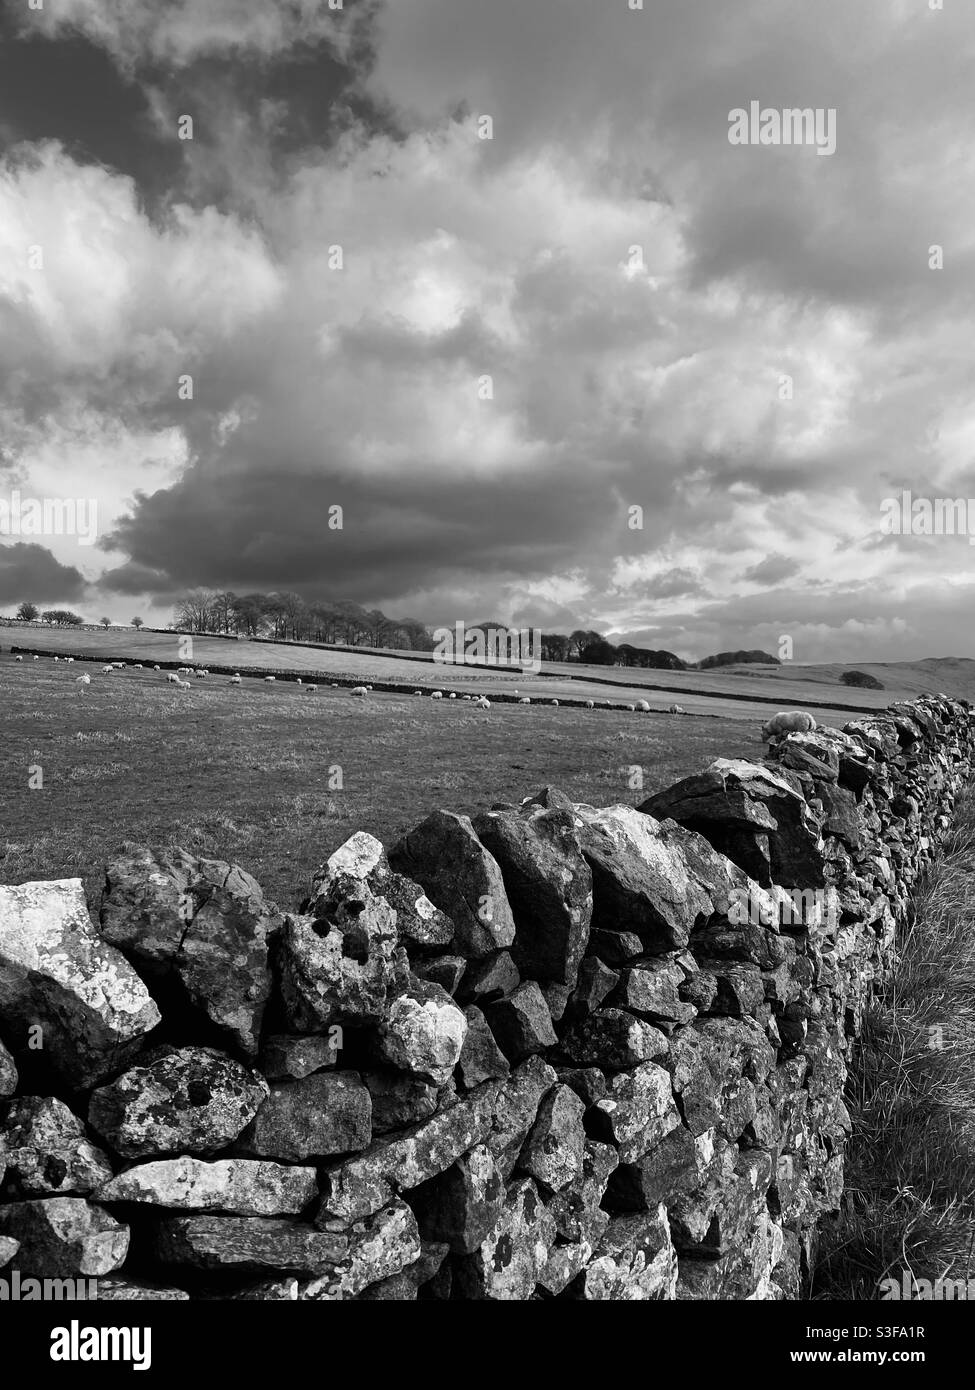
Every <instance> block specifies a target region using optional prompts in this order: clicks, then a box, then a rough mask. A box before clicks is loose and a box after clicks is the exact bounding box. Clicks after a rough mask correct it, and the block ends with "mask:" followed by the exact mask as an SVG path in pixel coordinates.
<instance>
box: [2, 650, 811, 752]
mask: <svg viewBox="0 0 975 1390" xmlns="http://www.w3.org/2000/svg"><path fill="white" fill-rule="evenodd" d="M32 659H33V660H34V661H40V657H39V656H34V657H33V658H32ZM23 660H24V658H23V656H15V657H14V661H21V662H22V661H23ZM54 660H55V662H62V661H63V662H64V663H65V665H67V666H72V665H73V664H74V657H73V656H65V657H61V656H56V657H55V658H54ZM143 669H144V667H143V664H142V662H141V661H139V662H135V663H133V664H132V665H131V666H130V665H129V663H128V662H125V661H113V662H110V663H108V664H106V665H105V666H103V667H102V675H105V676H109V675H111V674H112V673H113V672H115V671H125V670H132V671H141V670H143ZM152 669H153V670H154V671H160V670H161V667H159V666H153V668H152ZM209 675H210V672H209V671H208V670H207V669H206V667H198V666H197V667H194V666H180V667H179V668H178V669H177V670H176V671H167V672H166V680H167V682H168V683H169V684H170V685H173V686H175V687H176V688H177V689H179V690H189V689H190V688H191V685H190V681H188V680H184V677H185V676H194V677H195V678H196V679H197V680H207V679H208V677H209ZM276 679H277V678H276V677H275V676H265V677H264V682H265V684H266V685H271V684H273V683H274V682H275V681H276ZM75 683H76V684H77V685H80V686H81V687H82V689H84V687H85V686H88V685H91V676H89V675H87V674H86V675H82V676H76V677H75ZM227 684H228V685H234V686H239V685H242V684H243V677H242V676H241V675H240V673H239V672H236V671H235V672H234V674H233V675H232V676H231V677H230V678H229V680H228V682H227ZM295 684H296V685H300V686H301V687H302V690H303V691H304V692H305V693H307V694H309V695H316V694H317V693H318V686H317V685H314V684H307V685H306V684H305V683H304V682H303V681H302V680H301V679H300V678H298V679H296V681H295ZM331 689H332V690H338V689H339V685H338V682H337V681H333V682H332V683H331ZM371 690H372V686H371V685H354V686H353V687H352V689H351V690H350V691H349V694H350V695H353V696H355V697H357V698H359V699H363V698H365V696H367V695H368V694H369V693H370V691H371ZM511 693H512V695H513V696H514V697H515V698H516V700H517V702H518V704H519V705H530V704H531V703H532V701H531V697H530V696H528V695H522V694H520V692H519V691H517V690H513V691H512V692H511ZM413 694H414V695H420V696H422V695H423V691H422V690H414V692H413ZM430 699H431V700H457V699H460V700H466V701H469V702H470V704H471V705H472V706H473V707H474V708H475V709H480V710H489V709H490V708H491V701H490V700H489V699H488V698H487V696H486V695H460V696H458V695H457V692H456V691H454V690H451V691H443V690H434V691H431V694H430ZM539 703H543V702H541V701H540V702H539ZM544 703H545V704H547V705H548V706H549V707H552V706H554V707H555V708H556V709H557V708H558V706H559V701H558V700H548V701H545V702H544ZM605 704H606V706H608V707H609V708H615V709H622V710H632V711H637V710H639V711H641V712H643V713H649V711H650V709H651V706H650V704H649V702H648V701H647V700H636V701H634V702H633V703H632V704H622V705H613V703H612V702H611V701H610V700H606V701H605ZM595 707H596V702H595V700H586V701H585V708H586V709H587V710H588V709H595ZM668 713H669V714H685V713H686V711H685V710H684V709H683V707H682V706H681V705H670V706H669V708H668ZM815 728H816V720H815V719H814V718H813V716H812V715H811V714H807V713H806V712H805V711H802V710H790V711H784V710H782V711H780V712H779V713H778V714H776V715H774V716H773V717H772V718H771V719H769V720H768V721H767V722H766V723H765V724H763V725H762V738H763V740H765V741H766V742H767V741H768V740H769V739H770V738H773V737H774V736H775V735H776V734H784V733H795V732H799V733H811V732H812V730H813V729H815Z"/></svg>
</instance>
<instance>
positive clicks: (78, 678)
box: [74, 676, 91, 685]
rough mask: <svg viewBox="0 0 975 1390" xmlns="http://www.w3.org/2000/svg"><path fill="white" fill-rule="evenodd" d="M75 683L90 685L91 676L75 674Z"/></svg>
mask: <svg viewBox="0 0 975 1390" xmlns="http://www.w3.org/2000/svg"><path fill="white" fill-rule="evenodd" d="M74 681H75V685H91V676H75V678H74Z"/></svg>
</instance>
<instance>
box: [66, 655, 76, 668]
mask: <svg viewBox="0 0 975 1390" xmlns="http://www.w3.org/2000/svg"><path fill="white" fill-rule="evenodd" d="M64 659H65V661H66V662H67V663H68V665H69V666H73V665H74V657H73V656H66V657H65V658H64Z"/></svg>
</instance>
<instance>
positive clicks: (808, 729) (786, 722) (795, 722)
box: [762, 710, 816, 741]
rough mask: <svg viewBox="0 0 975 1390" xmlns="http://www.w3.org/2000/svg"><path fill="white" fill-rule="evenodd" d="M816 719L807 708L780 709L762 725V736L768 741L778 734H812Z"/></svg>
mask: <svg viewBox="0 0 975 1390" xmlns="http://www.w3.org/2000/svg"><path fill="white" fill-rule="evenodd" d="M815 727H816V721H815V719H814V718H813V717H812V715H811V714H807V713H806V711H805V710H788V711H786V710H779V712H778V714H776V715H773V717H772V718H771V719H769V720H768V722H767V723H765V724H763V725H762V738H763V739H765V740H766V741H768V740H769V739H771V738H774V737H775V735H776V734H811V733H812V731H813V729H815Z"/></svg>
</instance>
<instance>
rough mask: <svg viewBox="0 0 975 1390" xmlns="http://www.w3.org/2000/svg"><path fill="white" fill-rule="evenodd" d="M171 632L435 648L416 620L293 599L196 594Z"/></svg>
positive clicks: (176, 614)
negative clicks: (178, 629)
mask: <svg viewBox="0 0 975 1390" xmlns="http://www.w3.org/2000/svg"><path fill="white" fill-rule="evenodd" d="M173 626H174V627H175V628H180V629H183V630H185V631H189V632H212V633H215V634H218V635H221V634H222V635H225V636H238V637H269V638H272V639H276V640H278V641H286V642H329V643H338V644H344V645H346V646H350V647H392V648H397V649H399V650H401V651H423V652H426V651H432V650H433V646H434V642H433V638H432V637H431V636H430V633H429V632H428V631H427V629H426V627H425V626H424V624H423V623H421V622H420V621H419V620H418V619H416V618H390V617H388V616H387V615H386V614H385V613H383V612H382V611H381V610H380V609H378V608H373V609H366V608H362V607H360V605H359V604H357V603H348V602H345V601H344V600H341V601H338V602H328V601H325V600H307V599H303V598H302V597H301V595H300V594H295V593H278V592H275V593H270V594H261V593H251V594H235V593H232V592H230V591H226V592H213V591H211V590H209V589H194V590H193V592H192V593H190V594H187V595H186V597H185V598H183V599H182V600H181V602H180V603H178V604H177V605H176V608H175V609H174V611H173Z"/></svg>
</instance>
